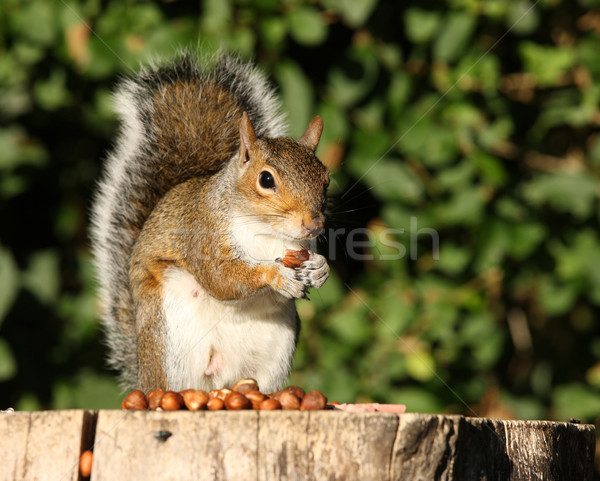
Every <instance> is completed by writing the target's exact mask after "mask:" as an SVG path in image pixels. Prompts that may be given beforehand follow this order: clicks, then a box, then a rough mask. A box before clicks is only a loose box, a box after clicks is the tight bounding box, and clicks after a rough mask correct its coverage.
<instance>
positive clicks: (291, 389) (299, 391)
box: [284, 386, 304, 399]
mask: <svg viewBox="0 0 600 481" xmlns="http://www.w3.org/2000/svg"><path fill="white" fill-rule="evenodd" d="M284 391H289V392H291V393H292V394H295V395H296V396H298V398H299V399H302V398H303V397H304V389H302V388H301V387H298V386H288V387H286V388H285V389H284Z"/></svg>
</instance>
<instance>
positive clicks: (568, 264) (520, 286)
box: [0, 0, 600, 425]
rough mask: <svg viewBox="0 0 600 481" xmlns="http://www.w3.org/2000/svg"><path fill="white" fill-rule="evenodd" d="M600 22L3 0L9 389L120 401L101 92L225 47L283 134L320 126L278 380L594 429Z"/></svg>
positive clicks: (246, 3) (597, 5)
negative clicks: (99, 281) (312, 242)
mask: <svg viewBox="0 0 600 481" xmlns="http://www.w3.org/2000/svg"><path fill="white" fill-rule="evenodd" d="M599 34H600V2H598V1H594V0H577V1H567V0H562V1H561V0H539V1H535V2H533V1H527V0H517V1H509V0H485V1H480V0H446V1H437V2H434V1H406V2H386V1H377V0H312V1H304V0H287V1H275V0H256V1H250V0H204V1H200V2H187V1H182V0H179V1H145V2H141V1H125V0H124V1H119V2H109V1H100V0H88V1H85V0H64V1H63V0H58V1H52V2H49V1H47V0H3V1H2V3H1V4H0V215H1V221H2V222H1V223H0V407H2V408H6V407H9V406H14V407H15V408H16V409H58V408H71V407H78V408H117V407H118V406H119V405H120V401H121V397H122V396H121V392H120V390H119V388H118V387H117V385H116V383H115V375H114V373H112V372H109V371H108V370H107V369H106V368H105V364H104V359H105V356H106V351H105V348H104V346H103V343H102V336H101V331H100V329H99V326H98V322H97V305H96V300H95V294H94V290H95V284H94V273H93V267H92V264H91V258H90V251H89V238H88V226H89V221H88V215H89V209H90V203H91V199H92V196H93V192H94V186H95V182H96V181H97V179H98V177H99V174H100V171H101V166H102V160H103V158H104V157H105V156H106V153H107V150H108V149H109V148H110V146H111V142H112V140H113V139H114V134H115V129H116V127H117V120H116V118H115V116H114V114H113V110H112V104H111V89H112V88H113V86H114V85H115V82H116V80H117V79H118V77H119V76H120V75H123V74H131V73H133V72H134V71H135V70H137V69H138V67H139V65H140V63H144V62H145V61H146V60H147V59H148V58H149V57H151V56H152V57H165V56H167V57H168V56H170V55H172V54H173V52H174V51H175V50H176V49H177V48H178V47H181V46H188V47H190V46H191V47H193V48H197V49H198V51H199V52H212V51H215V50H216V49H217V48H219V47H221V46H225V47H227V48H230V49H233V50H235V51H237V52H239V53H240V54H241V56H242V57H244V58H255V59H256V61H257V62H258V63H259V64H260V66H261V67H262V68H263V69H264V70H265V71H266V72H267V73H268V74H269V75H270V76H271V78H272V79H273V82H274V83H275V84H276V85H277V87H278V89H279V91H280V93H281V98H282V100H283V108H284V110H285V112H287V113H288V115H289V123H290V127H291V133H292V134H293V135H294V136H299V135H300V134H301V133H302V132H303V131H304V128H305V127H306V125H307V124H308V121H309V120H310V118H312V116H313V115H315V114H316V113H319V114H320V115H321V116H322V117H323V119H324V123H325V132H324V134H323V138H322V141H321V144H320V147H319V150H318V154H319V156H320V158H321V159H322V161H323V162H324V163H326V164H327V165H328V166H329V168H330V169H331V171H332V173H333V182H332V186H331V190H330V194H331V200H332V202H331V208H330V217H329V225H328V228H329V229H330V230H329V232H330V234H331V232H332V230H336V233H335V235H329V236H328V241H326V242H324V243H323V245H322V246H321V247H322V252H323V253H324V254H327V255H329V257H330V258H331V265H332V267H333V272H332V275H331V278H330V279H329V280H328V282H327V283H326V284H325V286H324V287H323V288H322V289H320V290H318V291H314V292H313V293H312V294H311V298H312V301H311V302H308V301H300V302H299V303H298V308H299V311H300V315H301V318H302V320H303V326H302V334H301V339H300V344H299V348H298V352H297V354H296V358H295V366H294V372H293V374H292V377H291V380H290V382H292V383H297V384H299V385H301V386H303V387H305V388H307V389H319V390H322V391H323V392H324V393H325V394H326V395H328V396H329V398H330V399H331V400H337V401H340V402H352V401H371V400H372V401H379V402H389V403H405V404H406V405H407V406H408V409H409V410H410V411H421V412H436V413H461V414H467V415H475V414H477V415H480V416H490V417H501V418H515V419H554V420H561V421H566V420H568V418H569V417H574V418H577V419H580V420H581V421H582V422H588V423H596V424H597V425H598V424H600V324H599V322H598V318H599V314H600V235H599V229H598V227H599V201H598V200H599V199H598V197H599V194H600V131H599V126H600V109H599V105H600V37H599ZM357 228H360V229H365V228H366V229H368V232H370V234H368V236H367V235H363V238H362V240H363V241H364V242H363V246H362V247H361V248H360V249H359V251H360V252H361V253H362V254H363V255H364V256H363V258H357V257H359V256H356V255H348V239H349V237H348V233H350V232H351V231H352V230H353V229H357ZM361 232H363V233H364V232H366V231H365V230H363V231H361ZM359 238H360V236H358V237H355V238H353V240H354V242H355V243H356V241H357V240H358V239H359ZM436 239H437V240H439V250H438V249H437V245H436ZM354 246H355V244H354ZM399 252H401V253H404V255H402V256H399V255H396V254H398V253H399Z"/></svg>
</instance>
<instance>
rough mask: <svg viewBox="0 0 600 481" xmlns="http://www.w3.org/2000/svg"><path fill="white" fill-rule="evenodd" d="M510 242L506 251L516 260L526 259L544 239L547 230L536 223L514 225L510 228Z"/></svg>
mask: <svg viewBox="0 0 600 481" xmlns="http://www.w3.org/2000/svg"><path fill="white" fill-rule="evenodd" d="M510 231H511V241H510V244H509V246H508V250H509V252H510V254H511V256H512V257H514V258H515V259H517V260H523V259H525V258H527V257H528V256H529V255H530V254H532V253H533V252H534V250H535V249H536V248H537V247H538V246H539V244H540V242H541V241H542V240H544V239H545V238H546V235H547V229H546V228H545V227H544V226H543V225H542V224H538V223H535V222H533V223H529V224H516V225H514V226H512V227H511V229H510Z"/></svg>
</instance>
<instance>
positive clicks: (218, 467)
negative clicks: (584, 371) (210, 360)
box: [0, 411, 595, 481]
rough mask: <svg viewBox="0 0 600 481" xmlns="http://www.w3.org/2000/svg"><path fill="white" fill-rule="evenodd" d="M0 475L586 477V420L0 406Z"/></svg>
mask: <svg viewBox="0 0 600 481" xmlns="http://www.w3.org/2000/svg"><path fill="white" fill-rule="evenodd" d="M0 433H1V434H2V435H1V436H0V450H1V452H2V463H0V465H1V466H2V467H1V469H0V481H4V480H19V481H21V480H38V479H39V480H46V479H48V480H65V481H66V480H77V479H78V478H77V466H78V459H79V455H80V453H81V452H82V451H83V450H85V449H89V448H90V447H91V446H92V445H93V451H94V461H93V466H92V475H91V479H92V480H111V481H113V480H118V479H127V480H128V481H133V480H144V481H148V480H154V479H156V480H160V481H167V480H176V481H186V480H194V481H196V480H221V479H222V480H228V479H230V480H236V481H237V480H240V479H243V480H254V479H257V480H321V479H326V480H361V481H368V480H411V481H417V480H461V481H462V480H504V479H511V480H550V481H552V480H562V479H564V480H574V479H577V480H592V479H593V477H594V474H593V456H594V446H595V431H594V427H593V426H591V425H577V424H568V423H556V422H549V421H502V420H493V419H484V418H465V417H463V416H442V415H428V414H418V413H407V414H400V415H398V414H390V413H345V412H338V411H312V412H299V411H275V412H264V411H263V412H259V411H236V412H232V411H221V412H189V411H177V412H156V411H98V412H97V413H96V412H89V411H48V412H38V413H13V414H0Z"/></svg>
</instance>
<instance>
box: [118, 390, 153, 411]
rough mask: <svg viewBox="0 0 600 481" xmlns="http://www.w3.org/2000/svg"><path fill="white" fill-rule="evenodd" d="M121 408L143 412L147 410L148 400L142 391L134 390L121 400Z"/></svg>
mask: <svg viewBox="0 0 600 481" xmlns="http://www.w3.org/2000/svg"><path fill="white" fill-rule="evenodd" d="M121 408H123V409H135V410H139V411H143V410H146V409H148V399H147V398H146V395H145V394H144V393H143V392H142V391H140V390H139V389H135V390H134V391H131V392H130V393H129V394H128V395H127V397H126V398H125V399H123V403H122V404H121Z"/></svg>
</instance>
